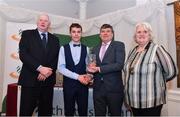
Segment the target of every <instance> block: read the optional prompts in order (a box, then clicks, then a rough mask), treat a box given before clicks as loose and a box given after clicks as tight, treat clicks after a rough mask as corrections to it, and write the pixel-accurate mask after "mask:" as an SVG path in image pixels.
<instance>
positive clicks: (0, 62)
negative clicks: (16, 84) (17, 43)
mask: <svg viewBox="0 0 180 117" xmlns="http://www.w3.org/2000/svg"><path fill="white" fill-rule="evenodd" d="M4 27H5V20H4V19H3V18H2V17H0V84H1V85H0V100H2V94H3V73H4V48H5V35H3V34H5V29H4ZM1 106H2V105H1V104H0V109H1Z"/></svg>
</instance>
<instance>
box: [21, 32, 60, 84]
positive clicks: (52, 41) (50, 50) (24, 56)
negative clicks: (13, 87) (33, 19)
mask: <svg viewBox="0 0 180 117" xmlns="http://www.w3.org/2000/svg"><path fill="white" fill-rule="evenodd" d="M58 54H59V41H58V39H57V37H55V36H54V35H52V34H50V33H48V42H47V46H46V49H45V48H44V47H43V44H42V40H41V37H40V35H39V32H38V30H37V29H35V30H26V31H23V33H22V37H21V40H20V43H19V56H20V60H21V61H22V63H23V66H22V69H21V73H20V77H19V81H18V84H19V85H22V86H26V87H34V86H53V85H54V84H55V80H56V79H55V78H56V68H57V61H58ZM40 65H43V66H46V67H50V68H52V69H53V74H52V75H51V76H49V78H47V79H46V80H45V81H38V80H37V77H38V74H39V72H38V71H37V68H38V67H39V66H40Z"/></svg>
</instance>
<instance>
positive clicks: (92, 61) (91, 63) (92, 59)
mask: <svg viewBox="0 0 180 117" xmlns="http://www.w3.org/2000/svg"><path fill="white" fill-rule="evenodd" d="M87 66H88V67H96V55H95V54H88V57H87ZM87 76H88V77H89V78H90V79H91V80H90V82H89V84H90V85H91V84H92V83H93V73H91V72H90V71H87Z"/></svg>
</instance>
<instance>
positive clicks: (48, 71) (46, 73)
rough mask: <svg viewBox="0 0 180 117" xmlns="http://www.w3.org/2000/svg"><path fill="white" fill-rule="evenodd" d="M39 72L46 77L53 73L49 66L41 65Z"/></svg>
mask: <svg viewBox="0 0 180 117" xmlns="http://www.w3.org/2000/svg"><path fill="white" fill-rule="evenodd" d="M39 72H40V74H42V75H44V76H45V77H49V76H50V75H51V74H52V69H51V68H49V67H40V68H39Z"/></svg>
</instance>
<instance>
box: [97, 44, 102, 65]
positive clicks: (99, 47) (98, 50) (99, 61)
mask: <svg viewBox="0 0 180 117" xmlns="http://www.w3.org/2000/svg"><path fill="white" fill-rule="evenodd" d="M100 49H101V44H100V45H99V46H98V47H97V52H96V53H97V54H96V58H97V62H98V63H101V60H100V58H99V54H100Z"/></svg>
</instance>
